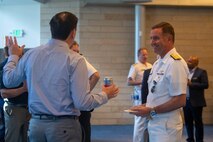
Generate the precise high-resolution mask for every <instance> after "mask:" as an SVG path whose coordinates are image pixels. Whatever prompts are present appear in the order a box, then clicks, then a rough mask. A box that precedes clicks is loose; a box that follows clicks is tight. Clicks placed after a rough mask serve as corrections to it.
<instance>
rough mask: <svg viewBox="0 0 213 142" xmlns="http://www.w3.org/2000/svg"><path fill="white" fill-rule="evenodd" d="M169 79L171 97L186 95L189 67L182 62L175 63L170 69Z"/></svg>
mask: <svg viewBox="0 0 213 142" xmlns="http://www.w3.org/2000/svg"><path fill="white" fill-rule="evenodd" d="M169 70H170V71H168V74H167V77H168V80H169V82H170V83H169V84H168V85H169V94H170V95H171V96H178V95H181V94H186V88H187V78H188V73H187V67H185V65H184V64H183V63H182V62H181V61H174V62H173V64H172V65H171V66H170V68H169Z"/></svg>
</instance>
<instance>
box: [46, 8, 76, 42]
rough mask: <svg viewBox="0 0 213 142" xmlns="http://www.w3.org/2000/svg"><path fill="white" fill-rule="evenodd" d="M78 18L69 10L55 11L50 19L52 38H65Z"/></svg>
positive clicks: (74, 26) (73, 27)
mask: <svg viewBox="0 0 213 142" xmlns="http://www.w3.org/2000/svg"><path fill="white" fill-rule="evenodd" d="M77 23H78V18H77V17H76V16H75V15H74V14H72V13H70V12H66V11H64V12H60V13H57V14H56V15H55V16H53V18H52V19H51V20H50V23H49V24H50V30H51V34H52V38H54V39H59V40H66V39H67V37H68V36H69V34H70V32H71V31H72V30H74V29H76V27H77Z"/></svg>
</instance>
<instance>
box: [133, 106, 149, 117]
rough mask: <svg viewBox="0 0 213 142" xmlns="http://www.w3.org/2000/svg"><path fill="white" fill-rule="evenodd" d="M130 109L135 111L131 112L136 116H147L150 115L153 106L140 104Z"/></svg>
mask: <svg viewBox="0 0 213 142" xmlns="http://www.w3.org/2000/svg"><path fill="white" fill-rule="evenodd" d="M130 110H132V111H134V112H130V113H131V114H134V115H136V116H142V117H146V116H149V114H150V111H151V108H150V107H146V106H145V105H139V106H134V107H132V108H131V109H130Z"/></svg>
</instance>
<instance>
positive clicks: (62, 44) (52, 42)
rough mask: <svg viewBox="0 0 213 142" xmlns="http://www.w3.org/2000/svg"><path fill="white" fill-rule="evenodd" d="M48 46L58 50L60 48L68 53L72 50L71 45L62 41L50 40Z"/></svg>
mask: <svg viewBox="0 0 213 142" xmlns="http://www.w3.org/2000/svg"><path fill="white" fill-rule="evenodd" d="M48 44H49V45H52V46H51V47H57V48H58V47H60V48H61V49H63V50H67V51H69V50H70V49H69V45H68V44H67V43H66V42H65V41H62V40H58V39H50V40H49V42H48Z"/></svg>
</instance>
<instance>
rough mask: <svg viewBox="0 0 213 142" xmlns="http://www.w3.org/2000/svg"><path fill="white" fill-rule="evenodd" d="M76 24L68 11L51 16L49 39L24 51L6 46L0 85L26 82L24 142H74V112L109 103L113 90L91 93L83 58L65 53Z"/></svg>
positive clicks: (13, 43)
mask: <svg viewBox="0 0 213 142" xmlns="http://www.w3.org/2000/svg"><path fill="white" fill-rule="evenodd" d="M77 22H78V19H77V17H76V16H75V15H73V14H72V13H70V12H60V13H57V14H56V15H55V16H53V18H52V19H51V21H50V29H51V35H52V39H51V40H50V41H49V42H48V43H47V44H45V45H42V46H40V47H37V48H33V49H31V50H29V51H27V52H26V53H25V54H24V55H23V56H22V58H20V59H19V56H20V55H22V52H23V48H24V46H22V47H19V46H18V44H17V41H16V38H14V40H13V39H12V37H10V38H9V40H8V41H7V46H8V47H9V51H10V52H9V53H10V56H9V57H8V62H7V64H6V65H5V67H4V76H3V81H4V84H5V86H7V87H15V86H17V85H19V84H20V83H21V82H23V81H24V80H27V87H28V93H29V102H28V105H29V111H30V113H31V115H32V118H31V120H30V126H29V140H30V142H59V141H60V142H80V141H81V138H82V137H81V127H80V124H79V121H78V116H79V115H80V111H79V110H91V109H93V108H96V107H99V106H101V105H102V104H105V103H107V102H108V100H109V99H111V98H114V97H115V96H116V95H117V94H118V92H119V89H118V87H116V86H115V85H111V86H110V87H104V86H103V87H102V91H101V92H100V93H96V94H91V93H90V88H89V80H88V72H87V66H86V63H85V60H84V58H83V57H82V56H81V55H79V54H76V53H75V52H74V51H71V50H70V49H69V47H70V46H71V45H72V43H73V41H74V38H75V35H76V27H77Z"/></svg>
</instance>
